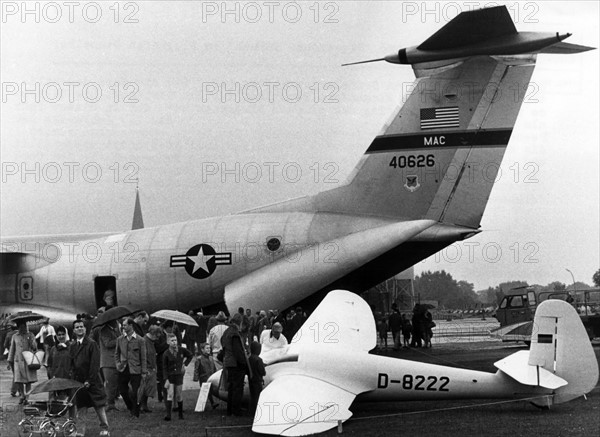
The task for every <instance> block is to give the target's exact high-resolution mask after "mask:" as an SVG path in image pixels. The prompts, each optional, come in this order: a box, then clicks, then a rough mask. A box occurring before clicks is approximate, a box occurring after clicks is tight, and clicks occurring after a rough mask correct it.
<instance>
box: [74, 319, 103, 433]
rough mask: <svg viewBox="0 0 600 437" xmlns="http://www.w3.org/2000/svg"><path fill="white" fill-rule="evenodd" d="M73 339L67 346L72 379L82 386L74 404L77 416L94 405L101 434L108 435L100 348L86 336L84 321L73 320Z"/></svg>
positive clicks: (83, 414) (81, 415)
mask: <svg viewBox="0 0 600 437" xmlns="http://www.w3.org/2000/svg"><path fill="white" fill-rule="evenodd" d="M73 332H74V333H75V341H73V343H72V344H71V346H70V347H69V352H70V354H71V365H72V369H73V376H72V377H73V379H75V380H76V381H79V382H81V383H83V385H84V388H82V389H81V390H79V391H78V392H77V396H76V398H75V405H76V407H77V417H84V416H85V414H86V413H87V409H88V408H89V407H94V410H96V414H97V415H98V419H99V420H100V428H102V431H101V432H100V435H101V436H108V435H110V434H109V432H108V419H107V418H106V409H105V406H106V394H105V393H104V387H103V385H102V380H101V379H100V349H99V348H98V345H97V344H96V342H95V341H94V340H92V339H90V338H89V337H87V336H86V329H85V322H84V321H83V320H76V321H75V322H73ZM78 429H79V425H78Z"/></svg>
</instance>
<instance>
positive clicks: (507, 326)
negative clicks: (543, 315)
mask: <svg viewBox="0 0 600 437" xmlns="http://www.w3.org/2000/svg"><path fill="white" fill-rule="evenodd" d="M547 299H560V300H564V301H566V302H568V303H570V304H571V305H573V306H574V307H575V309H576V310H577V312H578V313H579V315H580V317H581V321H582V322H583V325H584V326H585V329H586V331H587V333H588V336H589V338H590V340H592V339H593V338H595V337H600V289H598V288H596V289H589V290H574V291H573V290H559V291H539V290H536V289H535V288H534V287H518V288H513V289H511V290H509V291H508V292H507V293H506V295H505V296H504V298H503V299H502V301H501V302H500V305H499V307H498V309H497V310H496V314H495V317H496V319H497V320H498V322H500V328H497V329H495V330H493V331H491V336H492V338H499V339H501V340H502V341H523V342H525V343H526V344H529V343H531V333H532V331H533V329H534V327H533V317H534V314H535V310H536V308H537V306H538V305H539V304H540V303H541V302H543V301H545V300H547Z"/></svg>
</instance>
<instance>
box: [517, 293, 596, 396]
mask: <svg viewBox="0 0 600 437" xmlns="http://www.w3.org/2000/svg"><path fill="white" fill-rule="evenodd" d="M529 365H531V366H541V367H543V368H544V369H546V370H548V371H550V372H553V373H554V374H556V375H557V376H559V377H560V378H563V379H565V380H566V381H567V384H566V385H565V386H563V387H560V388H558V389H557V390H556V392H555V395H554V399H553V403H554V404H560V403H563V402H567V401H570V400H572V399H575V398H577V397H579V396H582V395H584V394H586V393H589V392H590V391H591V390H592V389H593V388H594V387H595V386H596V383H597V382H598V361H597V360H596V355H595V354H594V349H593V348H592V345H591V343H590V340H589V337H588V334H587V332H586V330H585V327H584V326H583V323H582V322H581V318H580V317H579V315H578V314H577V311H576V310H575V309H574V308H573V307H572V306H571V305H570V304H568V303H567V302H564V301H562V300H547V301H544V302H542V303H541V304H540V306H539V307H538V308H537V310H536V313H535V319H534V322H533V331H532V335H531V350H530V353H529Z"/></svg>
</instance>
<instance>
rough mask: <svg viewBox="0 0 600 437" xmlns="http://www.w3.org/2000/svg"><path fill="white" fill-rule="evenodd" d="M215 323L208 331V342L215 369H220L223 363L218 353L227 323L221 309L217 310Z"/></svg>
mask: <svg viewBox="0 0 600 437" xmlns="http://www.w3.org/2000/svg"><path fill="white" fill-rule="evenodd" d="M216 320H217V325H216V326H215V327H213V328H212V329H211V330H210V332H209V333H208V343H209V344H210V350H211V352H212V356H213V358H214V360H215V366H216V367H217V370H221V369H222V368H223V363H222V362H221V360H219V358H218V355H219V352H221V349H222V346H221V337H222V336H223V333H224V332H225V331H226V330H227V325H226V324H225V322H226V321H227V316H226V315H225V313H224V312H223V311H219V314H217V317H216Z"/></svg>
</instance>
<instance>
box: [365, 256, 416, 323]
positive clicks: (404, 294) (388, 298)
mask: <svg viewBox="0 0 600 437" xmlns="http://www.w3.org/2000/svg"><path fill="white" fill-rule="evenodd" d="M414 279H415V271H414V268H413V267H411V268H409V269H407V270H404V271H403V272H400V273H398V274H397V275H396V276H394V277H392V278H390V279H388V280H387V281H384V282H382V283H380V284H377V285H376V286H375V287H373V288H371V289H369V290H367V291H365V292H364V293H363V294H362V297H363V298H364V299H365V300H366V301H367V303H368V304H369V305H370V306H371V308H373V311H374V312H380V313H390V312H392V305H393V304H394V303H395V304H396V305H398V309H399V310H400V312H404V311H412V309H413V307H414V305H415V293H414V287H413V284H414Z"/></svg>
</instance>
